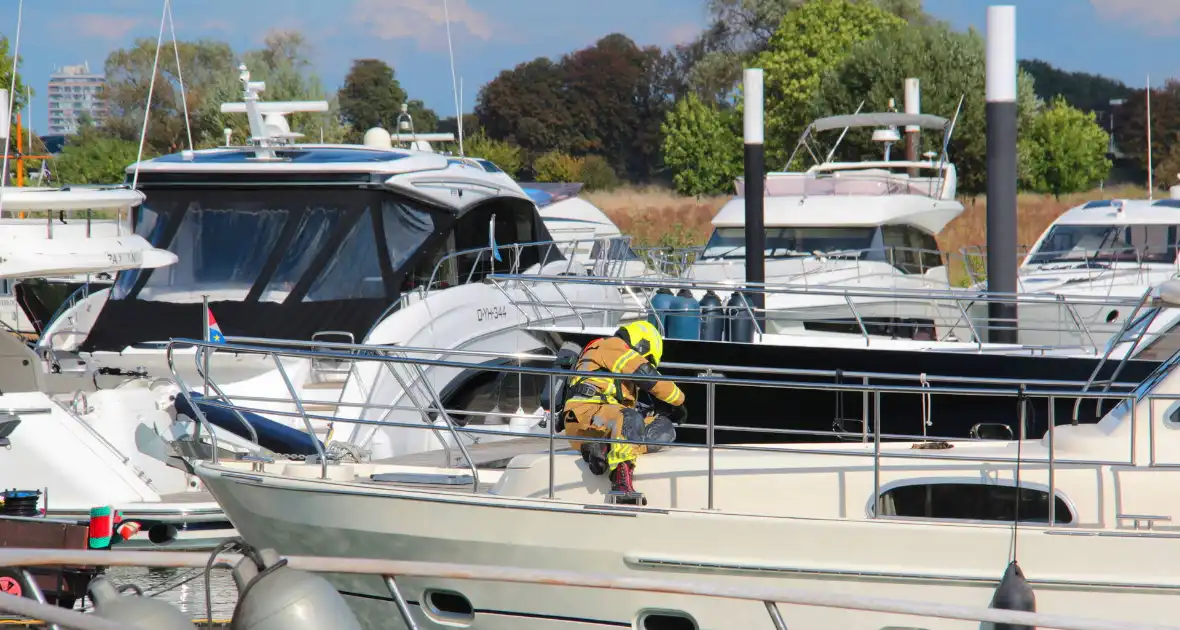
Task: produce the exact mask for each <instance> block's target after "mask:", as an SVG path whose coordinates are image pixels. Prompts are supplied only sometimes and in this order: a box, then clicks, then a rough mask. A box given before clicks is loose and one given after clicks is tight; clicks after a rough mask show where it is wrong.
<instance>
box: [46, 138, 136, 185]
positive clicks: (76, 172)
mask: <svg viewBox="0 0 1180 630" xmlns="http://www.w3.org/2000/svg"><path fill="white" fill-rule="evenodd" d="M138 152H139V144H138V143H136V142H132V141H130V140H124V139H122V138H113V137H110V136H104V135H101V134H98V133H95V132H94V131H93V130H91V131H88V132H82V133H80V134H79V135H77V136H74V137H73V138H71V139H70V140H69V142H67V143H66V145H65V146H64V147H63V148H62V150H61V154H60V155H58V156H57V158H56V159H54V160H53V162H51V163H50V165H49V171H50V177H51V179H52V180H53V183H54V184H55V185H68V184H74V185H86V184H119V183H122V182H123V181H124V179H125V174H126V172H125V169H126V168H127V166H129V165H131V164H133V163H134V162H135V158H136V155H137V154H138ZM147 157H148V156H146V155H145V156H144V159H147Z"/></svg>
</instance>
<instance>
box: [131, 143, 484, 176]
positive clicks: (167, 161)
mask: <svg viewBox="0 0 1180 630" xmlns="http://www.w3.org/2000/svg"><path fill="white" fill-rule="evenodd" d="M274 151H275V153H276V154H277V155H278V157H279V158H281V159H279V160H258V159H256V158H255V152H256V148H255V147H250V146H237V147H218V148H215V149H201V150H197V151H182V152H180V153H173V154H170V155H162V156H160V157H157V158H153V159H150V160H144V161H143V162H139V163H138V166H139V170H140V172H177V173H183V172H193V173H199V172H272V171H299V172H353V173H355V172H370V173H389V174H395V173H408V172H415V171H428V170H442V169H446V168H448V167H450V166H456V167H460V168H467V169H470V170H471V171H472V172H481V173H482V172H483V170H482V169H478V168H475V167H473V166H470V165H468V164H464V163H463V162H461V161H458V160H449V159H448V157H447V156H445V155H440V154H437V153H430V152H426V151H410V150H403V149H381V148H373V147H366V146H363V145H322V144H296V145H290V146H284V147H276V148H275V149H274ZM135 169H136V164H132V165H130V166H128V167H127V169H126V172H127V173H128V174H131V173H134V172H135Z"/></svg>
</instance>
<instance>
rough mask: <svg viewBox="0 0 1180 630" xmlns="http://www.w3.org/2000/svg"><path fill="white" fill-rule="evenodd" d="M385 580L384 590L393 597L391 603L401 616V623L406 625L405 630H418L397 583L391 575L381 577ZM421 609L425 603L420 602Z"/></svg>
mask: <svg viewBox="0 0 1180 630" xmlns="http://www.w3.org/2000/svg"><path fill="white" fill-rule="evenodd" d="M383 577H384V578H385V588H387V589H389V594H390V595H392V596H393V603H394V605H396V606H397V612H398V613H399V614H400V615H401V616H402V621H404V622H405V623H406V630H418V624H416V623H414V616H413V615H412V614H410V606H409V605H408V604H406V598H405V597H403V596H402V590H401V589H400V588H398V586H397V581H395V580H394V579H393V576H392V575H386V576H383ZM421 605H422V607H423V608H425V607H426V602H421Z"/></svg>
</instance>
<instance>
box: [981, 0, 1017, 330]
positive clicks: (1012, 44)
mask: <svg viewBox="0 0 1180 630" xmlns="http://www.w3.org/2000/svg"><path fill="white" fill-rule="evenodd" d="M1016 263H1017V259H1016V7H1014V6H1011V5H1004V6H990V7H988V8H987V288H988V291H989V292H996V293H1009V294H1013V293H1016V288H1017V284H1016ZM988 318H989V319H990V322H989V323H988V339H989V340H990V341H991V342H993V343H1016V341H1017V331H1016V304H1014V303H1007V304H1001V303H996V302H990V303H989V304H988Z"/></svg>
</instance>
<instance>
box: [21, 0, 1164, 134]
mask: <svg viewBox="0 0 1180 630" xmlns="http://www.w3.org/2000/svg"><path fill="white" fill-rule="evenodd" d="M1012 3H1013V4H1015V5H1016V6H1017V24H1018V27H1017V28H1018V36H1019V39H1018V43H1017V45H1018V49H1019V55H1020V56H1021V57H1022V58H1027V57H1039V58H1042V59H1045V60H1047V61H1049V62H1050V63H1053V64H1055V65H1058V66H1061V67H1063V68H1066V69H1069V70H1085V71H1088V72H1096V73H1100V74H1106V75H1109V76H1114V77H1117V78H1119V79H1122V80H1124V81H1127V82H1129V83H1133V84H1135V85H1141V84H1142V83H1143V82H1144V78H1145V75H1146V74H1147V73H1149V72H1150V73H1151V74H1152V76H1153V77H1154V78H1153V83H1157V84H1158V83H1162V81H1163V79H1164V78H1165V77H1167V76H1170V75H1172V74H1180V69H1177V68H1176V66H1175V65H1174V64H1173V63H1172V61H1173V59H1174V57H1175V53H1176V51H1177V47H1178V45H1177V43H1176V42H1177V41H1178V40H1176V39H1175V36H1176V35H1177V33H1180V0H1014V1H1013V2H1012ZM925 4H926V9H927V11H929V12H930V13H932V14H934V15H936V16H938V17H940V18H943V19H946V20H949V21H950V22H951V23H952V24H954V25H956V26H957V27H960V28H966V27H968V26H975V27H976V28H978V29H980V30H981V31H982V30H983V28H984V25H985V23H986V12H987V5H988V4H989V2H987V1H986V0H926V2H925ZM0 5H2V8H0V25H2V26H0V32H2V33H4V34H6V35H8V36H9V38H10V39H11V38H12V37H13V36H14V35H15V31H16V7H17V0H0ZM704 5H705V1H704V0H593V1H587V0H449V8H450V13H451V21H452V35H453V39H454V43H455V56H456V63H457V65H458V73H459V74H460V76H462V77H463V79H464V80H463V87H464V89H463V96H464V98H463V101H464V103H465V104H464V109H465V110H466V111H470V108H471V106H472V103H473V102H474V100H475V94H476V92H477V91H478V89H479V87H480V86H481V85H483V84H484V83H485V82H487V81H488V80H490V79H491V78H493V77H494V76H495V75H496V74H497V73H498V72H499V71H500V70H502V69H505V68H510V67H512V66H513V65H515V64H517V63H520V62H522V61H526V60H529V59H532V58H534V57H537V56H542V55H544V56H558V55H560V54H562V53H564V52H567V51H570V50H574V49H576V48H580V47H583V46H586V45H588V44H591V43H593V42H594V40H596V39H597V38H598V37H601V36H602V35H605V34H607V33H611V32H616V31H619V32H623V33H626V34H627V35H629V36H631V37H632V38H633V39H635V40H636V41H637V42H639V43H640V44H645V45H646V44H657V45H661V46H668V45H672V44H675V43H679V42H683V41H687V40H689V39H691V37H692V36H693V35H694V34H695V33H696V32H697V31H698V30H699V29H700V28H701V27H702V26H703V25H704V22H705V19H706V15H705V11H704ZM162 7H163V0H53V1H52V2H43V1H36V0H27V1H26V2H25V14H24V27H23V33H22V41H21V55H22V57H23V58H24V60H25V63H24V67H23V73H24V76H25V78H26V80H27V81H28V82H29V83H30V84H31V85H32V86H33V88H34V90H39V91H41V92H42V93H43V92H44V89H45V83H46V81H47V80H48V75H49V73H50V72H52V71H53V68H54V67H55V66H60V65H66V64H74V63H81V62H83V61H88V62H89V63H90V65H91V67H92V68H101V67H102V64H103V62H104V60H105V59H106V56H107V53H109V52H110V51H111V50H113V49H116V48H120V47H123V46H126V45H129V44H130V43H131V41H132V40H133V39H134V38H137V37H149V38H153V39H154V38H155V37H156V34H157V30H158V28H159V23H160V11H161V9H162ZM173 13H174V16H175V19H176V29H177V36H178V37H180V38H181V39H195V38H201V37H209V38H217V39H222V40H225V41H228V42H230V43H231V44H232V45H233V46H234V48H235V49H236V50H243V51H244V50H248V49H249V48H252V47H255V46H257V45H258V44H259V43H260V42H261V40H262V38H263V36H264V35H265V33H266V31H267V30H268V29H270V28H284V29H299V30H302V31H303V32H304V33H306V34H307V35H308V36H309V37H310V38H311V41H312V43H313V45H314V61H315V65H316V68H317V70H318V72H319V74H320V76H321V78H322V79H323V81H324V84H325V87H326V88H328V89H329V90H334V89H336V88H337V87H338V86H339V84H340V82H341V81H342V80H343V77H344V74H345V73H346V72H347V71H348V64H349V62H350V61H351V60H352V59H354V58H357V57H378V58H381V59H385V60H386V61H388V62H389V63H390V64H391V65H393V66H394V67H395V68H396V69H397V72H398V76H399V78H400V80H401V82H402V84H403V86H405V88H406V89H407V90H408V91H409V93H410V96H411V98H420V99H423V100H425V101H426V103H427V104H428V105H430V106H431V107H434V108H435V109H436V110H437V111H439V113H440V114H441V115H443V116H447V115H451V114H453V113H454V109H455V108H454V100H453V96H452V90H451V76H450V66H449V63H448V59H447V49H446V30H445V22H444V20H443V10H442V1H441V0H331V1H329V0H173ZM166 38H167V37H166ZM227 71H229V72H232V71H233V70H232V69H227ZM44 118H45V101H44V100H43V99H42V98H39V97H37V96H34V104H33V121H34V126H35V127H36V128H38V129H40V128H43V125H44Z"/></svg>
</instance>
